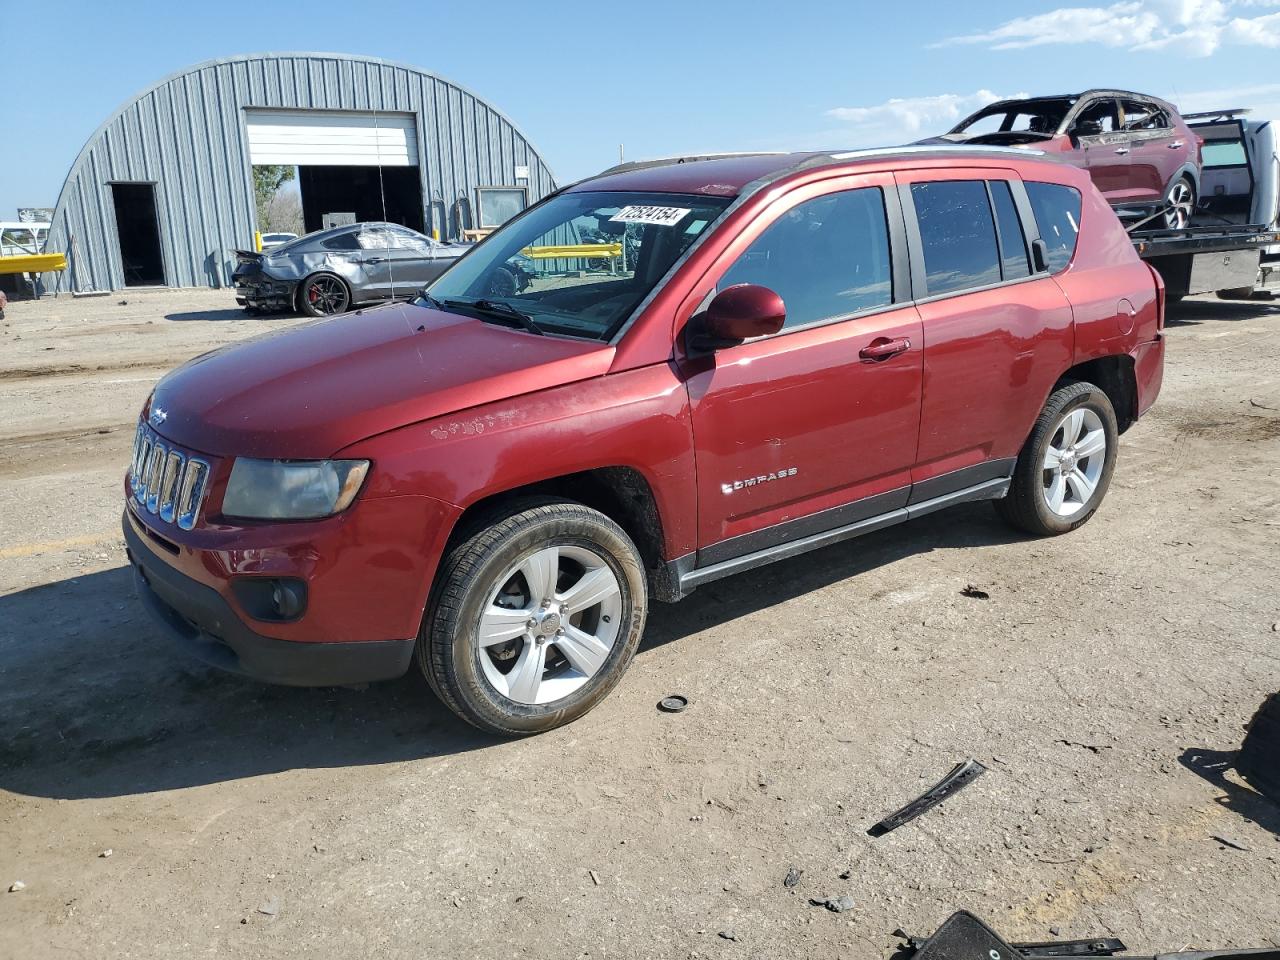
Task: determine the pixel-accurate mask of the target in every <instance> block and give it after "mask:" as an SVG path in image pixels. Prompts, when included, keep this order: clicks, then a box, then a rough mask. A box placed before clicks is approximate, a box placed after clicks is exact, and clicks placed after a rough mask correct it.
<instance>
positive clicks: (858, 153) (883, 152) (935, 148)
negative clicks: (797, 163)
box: [824, 143, 1047, 160]
mask: <svg viewBox="0 0 1280 960" xmlns="http://www.w3.org/2000/svg"><path fill="white" fill-rule="evenodd" d="M903 153H906V154H920V153H923V154H930V153H943V154H946V153H956V154H960V155H962V156H974V155H980V154H984V153H994V154H996V155H997V156H1001V155H1003V156H1008V155H1013V156H1015V157H1026V156H1032V157H1043V156H1047V154H1045V152H1044V151H1043V150H1036V149H1033V148H1027V147H1000V146H988V145H985V144H981V143H972V144H971V143H953V144H943V143H936V144H935V143H916V144H910V145H909V146H905V147H872V148H870V149H867V150H846V151H843V152H841V153H832V152H828V153H826V154H824V156H826V157H829V158H830V159H832V160H861V159H862V158H863V157H894V156H898V155H899V154H903Z"/></svg>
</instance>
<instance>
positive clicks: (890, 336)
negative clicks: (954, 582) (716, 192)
mask: <svg viewBox="0 0 1280 960" xmlns="http://www.w3.org/2000/svg"><path fill="white" fill-rule="evenodd" d="M893 183H894V181H893V178H892V177H891V176H889V175H883V174H882V175H870V176H860V177H852V178H846V179H845V180H844V181H843V184H842V185H844V186H847V187H848V188H847V189H840V190H838V191H835V192H832V191H833V190H834V187H832V186H826V185H820V186H818V187H817V188H807V193H808V194H809V195H808V196H807V197H797V196H795V195H793V196H791V197H783V198H781V199H780V200H778V201H777V202H776V203H775V204H774V205H773V206H772V207H771V208H770V209H769V210H767V211H766V212H765V213H763V214H761V216H760V217H759V218H758V219H757V220H756V222H755V223H753V224H752V225H751V226H750V227H748V228H747V231H745V232H744V235H743V236H742V237H741V238H740V242H739V243H738V244H736V245H735V248H736V249H738V250H740V251H741V252H740V254H739V255H738V256H737V257H736V259H734V260H733V261H732V263H731V265H730V266H729V267H728V268H727V269H725V270H724V271H723V273H722V275H721V276H720V277H718V278H713V279H714V280H715V283H716V289H717V290H723V289H725V288H726V287H729V286H732V285H734V284H739V283H754V284H759V285H761V286H765V287H768V288H770V289H771V290H773V291H775V292H776V293H778V294H780V295H781V297H782V300H783V302H784V304H785V305H786V314H787V316H786V323H785V326H784V328H783V330H782V331H781V332H780V333H778V334H777V335H775V336H772V337H765V338H761V339H757V340H752V341H748V342H746V343H743V344H740V345H738V346H734V347H729V348H727V349H722V350H719V351H717V352H716V353H715V354H714V355H712V356H710V357H692V358H688V357H687V358H685V359H683V360H682V365H683V367H684V369H685V372H686V376H687V386H688V391H689V399H690V404H691V408H692V417H693V430H694V435H695V442H696V448H697V476H698V481H697V482H698V527H699V530H698V544H699V550H698V563H699V565H707V564H710V563H717V562H720V561H722V560H727V559H731V558H732V557H735V556H741V555H743V554H747V553H752V552H755V551H756V550H760V549H765V548H767V547H771V546H776V545H777V544H779V543H783V542H786V541H788V540H794V539H798V538H799V537H803V536H808V535H811V534H813V533H818V532H822V531H823V530H827V529H832V528H834V527H838V526H843V525H845V524H847V523H852V522H856V521H858V520H861V519H865V518H867V517H870V516H874V515H876V514H879V513H884V512H887V511H890V510H894V509H897V508H900V507H901V506H903V505H904V504H905V503H906V502H907V496H908V493H909V490H908V487H909V484H910V473H911V466H912V463H913V461H914V459H915V453H916V436H917V431H918V427H919V417H920V378H921V367H922V357H923V353H922V350H921V339H920V318H919V315H918V314H917V313H916V310H915V308H914V307H913V306H912V305H911V304H910V302H909V297H910V294H909V292H908V291H907V289H905V287H906V284H905V282H904V281H905V277H906V274H905V272H904V270H905V266H906V255H905V249H904V246H903V243H902V226H901V225H902V220H901V213H900V209H899V207H898V201H897V197H896V195H895V194H894V192H893ZM814 193H819V195H817V196H813V194H814ZM891 238H892V239H891ZM895 257H898V258H900V259H901V262H900V263H899V264H898V266H899V267H900V268H902V269H899V270H898V271H895V270H894V266H895V259H894V258H895ZM895 273H896V275H897V277H898V278H899V282H898V283H895V282H894V278H895ZM868 348H874V349H871V350H870V351H869V352H868Z"/></svg>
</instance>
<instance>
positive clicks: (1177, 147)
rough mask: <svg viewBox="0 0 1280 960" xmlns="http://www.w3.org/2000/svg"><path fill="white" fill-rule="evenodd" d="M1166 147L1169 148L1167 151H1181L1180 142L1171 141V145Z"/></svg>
mask: <svg viewBox="0 0 1280 960" xmlns="http://www.w3.org/2000/svg"><path fill="white" fill-rule="evenodd" d="M1168 147H1169V149H1170V150H1181V149H1182V141H1181V140H1175V141H1173V143H1170V144H1168Z"/></svg>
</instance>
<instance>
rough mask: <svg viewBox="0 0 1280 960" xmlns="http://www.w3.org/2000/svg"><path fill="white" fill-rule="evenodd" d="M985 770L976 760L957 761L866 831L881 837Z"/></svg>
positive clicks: (967, 783)
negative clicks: (926, 788)
mask: <svg viewBox="0 0 1280 960" xmlns="http://www.w3.org/2000/svg"><path fill="white" fill-rule="evenodd" d="M986 772H987V768H986V767H984V766H983V765H982V764H980V763H979V762H978V761H977V760H965V761H964V762H962V763H957V764H956V765H955V766H954V767H952V769H951V772H950V773H948V774H947V775H946V776H945V777H943V778H942V779H941V780H939V781H938V782H937V783H935V784H934V785H933V786H932V787H930V788H929V789H928V790H926V791H925V792H924V793H922V794H920V796H919V797H917V798H916V799H915V800H912V801H911V802H910V803H908V804H907V805H906V806H905V807H903V808H902V809H900V810H895V811H894V812H893V813H891V814H889V816H887V817H885V818H884V819H883V820H881V821H880V822H879V823H877V824H875V825H874V826H872V827H871V828H870V829H869V830H867V833H868V834H869V835H870V836H873V837H882V836H884V835H885V834H886V833H888V832H889V831H890V830H896V829H898V827H900V826H902V825H903V824H904V823H909V822H911V821H912V820H914V819H915V818H916V817H918V816H920V814H922V813H924V812H925V811H926V810H930V809H932V808H933V807H936V806H937V805H938V804H940V803H941V802H942V801H943V800H945V799H947V797H949V796H951V795H952V794H953V793H955V792H956V791H958V790H961V789H962V788H964V787H967V786H968V785H969V784H971V783H972V782H973V781H974V780H976V779H977V778H978V777H979V776H980V775H982V774H984V773H986Z"/></svg>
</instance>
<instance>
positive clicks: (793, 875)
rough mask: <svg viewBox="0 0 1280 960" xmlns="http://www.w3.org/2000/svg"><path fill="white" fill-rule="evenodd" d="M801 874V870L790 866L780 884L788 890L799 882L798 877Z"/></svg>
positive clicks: (801, 875)
mask: <svg viewBox="0 0 1280 960" xmlns="http://www.w3.org/2000/svg"><path fill="white" fill-rule="evenodd" d="M803 876H804V871H803V870H799V869H797V868H795V867H792V868H791V869H790V870H788V871H787V876H786V879H784V880H783V881H782V885H783V886H784V887H786V888H787V889H788V890H790V889H791V888H792V887H794V886H795V885H796V884H797V883H799V882H800V878H801V877H803Z"/></svg>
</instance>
